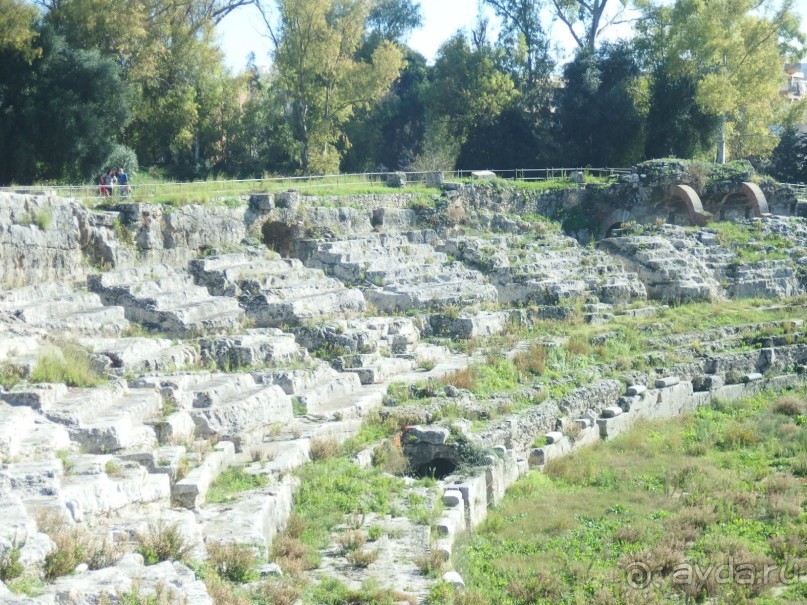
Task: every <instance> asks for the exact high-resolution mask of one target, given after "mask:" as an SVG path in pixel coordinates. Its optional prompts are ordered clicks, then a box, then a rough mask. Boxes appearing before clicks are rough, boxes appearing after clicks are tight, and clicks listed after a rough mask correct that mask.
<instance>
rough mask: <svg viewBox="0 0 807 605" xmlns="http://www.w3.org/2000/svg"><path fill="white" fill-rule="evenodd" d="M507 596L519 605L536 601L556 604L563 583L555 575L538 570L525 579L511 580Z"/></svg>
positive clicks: (527, 604)
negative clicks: (545, 600)
mask: <svg viewBox="0 0 807 605" xmlns="http://www.w3.org/2000/svg"><path fill="white" fill-rule="evenodd" d="M507 594H509V595H510V596H511V597H512V599H513V601H514V602H515V603H518V604H519V605H522V604H523V605H530V604H532V603H535V602H536V600H537V599H547V600H549V601H551V602H557V601H559V600H560V598H561V596H562V595H563V583H562V581H561V579H560V578H558V577H557V575H554V574H551V573H549V572H546V571H544V570H538V571H537V572H534V573H533V574H531V575H529V576H527V577H526V578H517V579H513V580H511V581H510V583H509V584H508V585H507Z"/></svg>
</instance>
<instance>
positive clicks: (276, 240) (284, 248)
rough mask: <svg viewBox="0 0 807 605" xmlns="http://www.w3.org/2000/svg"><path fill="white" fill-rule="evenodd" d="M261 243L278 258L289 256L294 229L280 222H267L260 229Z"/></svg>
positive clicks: (292, 243)
mask: <svg viewBox="0 0 807 605" xmlns="http://www.w3.org/2000/svg"><path fill="white" fill-rule="evenodd" d="M261 233H262V235H263V243H264V244H265V245H266V247H267V248H269V249H270V250H274V251H275V252H277V253H278V254H280V256H286V257H288V256H291V251H292V246H293V245H294V228H293V227H291V226H290V225H288V224H287V223H283V222H280V221H267V222H266V223H264V225H263V227H262V228H261Z"/></svg>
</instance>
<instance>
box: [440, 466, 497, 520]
mask: <svg viewBox="0 0 807 605" xmlns="http://www.w3.org/2000/svg"><path fill="white" fill-rule="evenodd" d="M446 485H447V486H450V488H451V489H454V490H457V491H459V492H461V493H462V499H463V503H464V505H465V523H466V527H467V528H468V530H469V531H470V530H473V529H474V528H475V527H477V526H478V525H479V524H480V523H482V521H484V520H485V517H486V516H487V508H488V490H487V481H486V479H485V475H484V474H481V475H476V476H474V477H467V478H464V479H453V480H452V479H451V478H447V479H446Z"/></svg>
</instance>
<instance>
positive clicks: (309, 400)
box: [256, 362, 361, 415]
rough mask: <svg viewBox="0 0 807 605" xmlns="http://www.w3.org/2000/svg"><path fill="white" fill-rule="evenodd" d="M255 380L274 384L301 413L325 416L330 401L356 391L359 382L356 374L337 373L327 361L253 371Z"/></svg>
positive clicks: (329, 407) (330, 407)
mask: <svg viewBox="0 0 807 605" xmlns="http://www.w3.org/2000/svg"><path fill="white" fill-rule="evenodd" d="M256 377H257V378H258V380H260V381H262V382H264V383H266V384H273V385H277V386H278V387H280V388H281V389H283V391H284V392H285V393H286V394H287V395H289V396H290V397H293V398H295V399H296V401H297V405H298V412H299V413H301V414H313V415H324V414H326V413H327V412H329V411H331V410H332V409H336V408H333V406H332V405H331V404H332V403H333V402H335V401H338V400H340V399H341V398H343V397H345V396H347V395H350V394H351V393H353V392H355V391H356V390H357V389H358V388H359V387H360V386H361V382H360V381H359V378H358V377H357V376H356V375H355V374H351V373H340V372H337V371H336V370H334V369H333V368H331V367H330V366H329V365H328V364H326V363H322V362H321V363H319V364H317V365H315V366H314V367H313V368H308V369H281V370H272V371H268V372H262V373H259V374H256Z"/></svg>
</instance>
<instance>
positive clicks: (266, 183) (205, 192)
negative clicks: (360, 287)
mask: <svg viewBox="0 0 807 605" xmlns="http://www.w3.org/2000/svg"><path fill="white" fill-rule="evenodd" d="M474 172H478V171H476V170H456V171H429V172H403V173H402V174H404V175H406V181H407V184H419V185H427V186H434V187H437V184H438V183H439V180H438V179H439V178H440V177H439V176H438V175H442V178H443V179H445V180H448V181H450V180H466V179H473V178H474ZM489 172H493V173H495V175H496V177H497V178H501V179H506V180H514V181H550V180H574V179H575V178H576V177H577V175H578V174H582V175H583V177H584V178H594V179H604V178H609V177H613V176H616V175H620V174H627V173H629V172H630V169H628V168H579V167H578V168H517V169H504V170H490V171H489ZM394 174H398V173H395V172H363V173H355V174H330V175H315V176H288V177H269V178H260V179H230V180H213V181H185V182H153V183H148V182H147V183H137V182H132V181H131V180H130V181H129V183H128V184H127V185H126V186H125V187H126V191H124V190H123V187H124V186H121V185H117V184H115V185H102V184H87V185H50V184H42V185H25V186H11V187H0V191H3V192H10V193H23V194H49V195H56V196H60V197H71V198H78V199H83V200H97V201H104V200H111V199H115V198H119V199H131V200H150V199H154V198H161V197H163V198H168V199H170V198H172V197H181V196H186V195H188V196H189V195H195V196H200V197H204V198H220V197H225V196H238V195H248V194H250V193H257V192H269V193H271V192H280V191H284V190H288V189H298V190H304V191H306V192H308V191H311V192H312V193H315V192H316V191H317V190H320V191H325V190H330V189H333V190H335V191H338V190H339V189H341V188H349V187H351V186H354V187H356V186H359V187H362V186H367V187H372V186H374V185H384V184H385V183H386V181H387V179H388V178H389V177H390V176H391V175H394ZM402 191H403V192H406V189H403V190H402Z"/></svg>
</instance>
